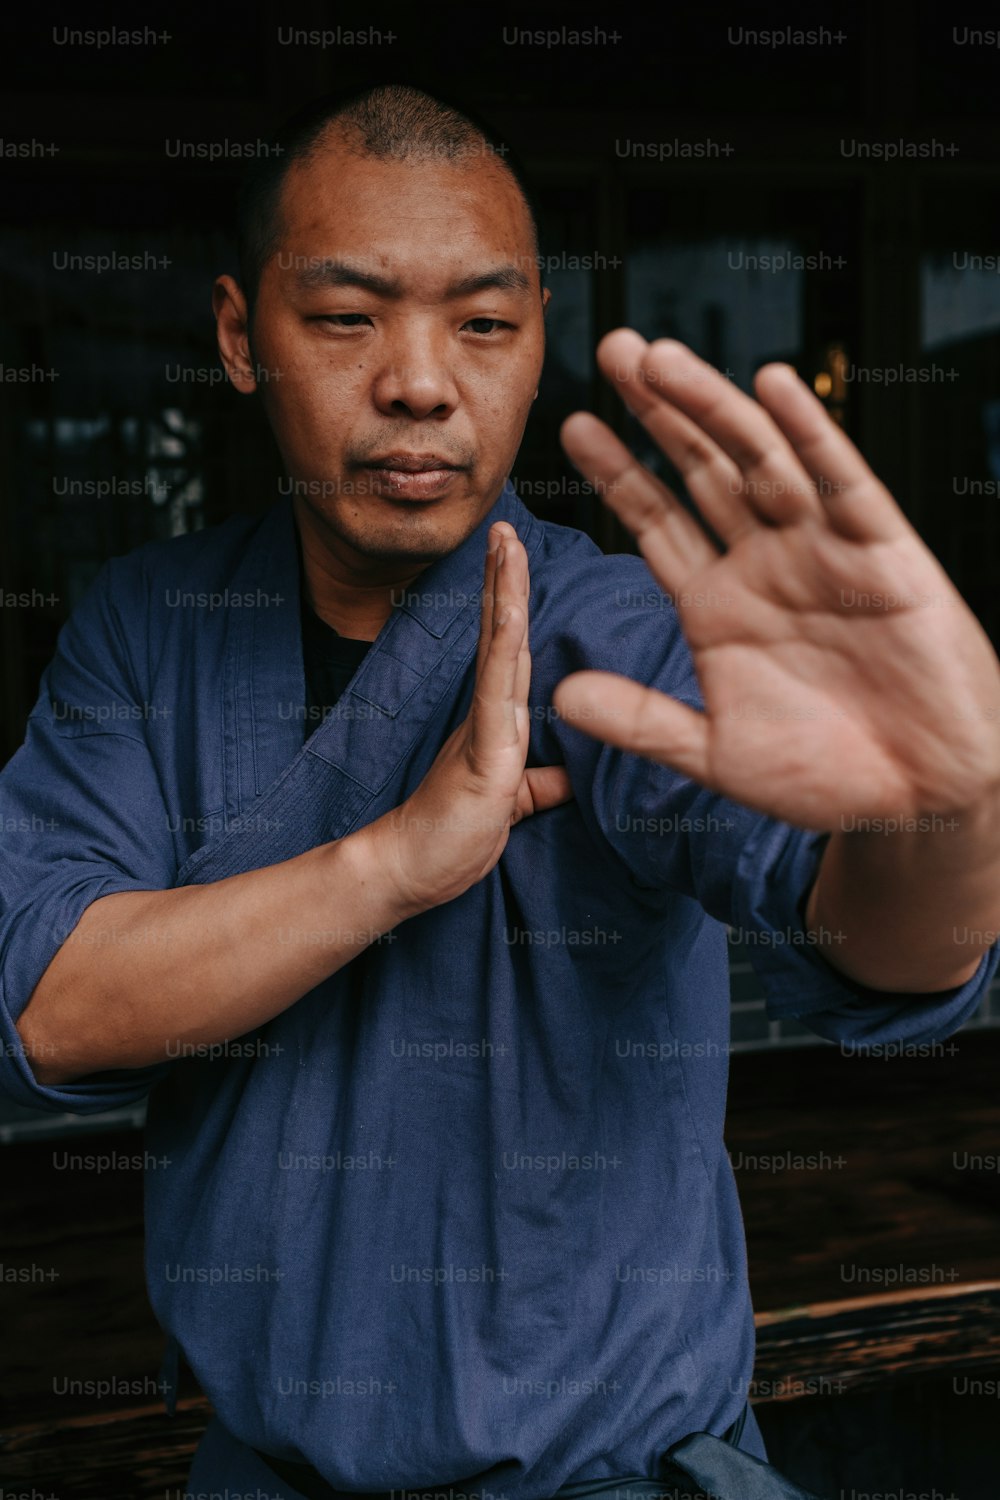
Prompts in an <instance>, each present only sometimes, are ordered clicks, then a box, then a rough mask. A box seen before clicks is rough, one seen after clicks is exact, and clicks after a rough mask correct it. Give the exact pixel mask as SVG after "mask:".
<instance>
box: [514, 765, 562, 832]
mask: <svg viewBox="0 0 1000 1500" xmlns="http://www.w3.org/2000/svg"><path fill="white" fill-rule="evenodd" d="M572 796H573V788H572V787H571V786H570V781H569V777H568V776H567V774H566V770H565V768H564V767H563V766H529V767H528V768H527V769H526V770H525V773H524V776H523V777H522V778H521V785H520V787H519V788H518V793H517V805H516V807H515V809H514V822H515V823H519V822H520V820H521V819H522V818H527V817H530V816H531V814H532V813H537V812H545V811H546V809H547V808H549V807H558V806H559V804H560V803H561V802H569V801H571V799H572Z"/></svg>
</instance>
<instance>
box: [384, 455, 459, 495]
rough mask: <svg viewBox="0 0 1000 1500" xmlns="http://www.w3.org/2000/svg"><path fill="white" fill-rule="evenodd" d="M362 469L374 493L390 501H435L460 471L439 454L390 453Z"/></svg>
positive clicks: (455, 465)
mask: <svg viewBox="0 0 1000 1500" xmlns="http://www.w3.org/2000/svg"><path fill="white" fill-rule="evenodd" d="M361 467H362V468H363V469H364V470H365V472H366V473H367V475H368V477H369V480H370V483H371V487H372V490H373V491H374V492H375V493H376V494H380V495H384V496H385V497H386V498H387V499H390V500H436V499H437V498H438V496H440V495H443V494H444V492H445V491H446V490H447V488H448V486H449V485H450V484H451V483H452V481H453V480H454V478H455V475H456V474H458V473H460V472H461V470H460V466H459V465H458V464H453V463H451V462H450V460H448V459H447V458H444V457H442V456H441V454H438V453H387V454H385V455H384V456H382V457H381V458H374V459H371V460H370V461H369V462H368V463H366V464H362V465H361Z"/></svg>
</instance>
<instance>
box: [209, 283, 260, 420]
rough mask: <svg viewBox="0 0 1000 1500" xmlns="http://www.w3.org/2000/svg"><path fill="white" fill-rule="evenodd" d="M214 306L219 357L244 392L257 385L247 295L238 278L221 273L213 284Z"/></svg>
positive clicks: (233, 381) (251, 389)
mask: <svg viewBox="0 0 1000 1500" xmlns="http://www.w3.org/2000/svg"><path fill="white" fill-rule="evenodd" d="M212 310H213V312H214V313H215V334H216V339H217V340H218V345H219V357H220V359H221V360H222V363H223V365H224V366H225V368H226V371H227V373H228V375H229V379H230V380H231V382H232V384H233V385H234V386H235V388H236V389H237V390H238V391H239V392H240V394H241V395H243V396H249V395H250V394H251V393H252V392H253V391H255V390H256V389H257V380H256V377H255V376H254V365H253V359H252V357H251V355H250V334H249V330H248V328H247V299H246V298H245V297H244V295H243V292H242V290H241V288H240V284H239V282H238V281H235V280H234V279H233V277H232V276H220V277H219V278H218V280H217V281H216V283H215V286H214V287H213V288H212Z"/></svg>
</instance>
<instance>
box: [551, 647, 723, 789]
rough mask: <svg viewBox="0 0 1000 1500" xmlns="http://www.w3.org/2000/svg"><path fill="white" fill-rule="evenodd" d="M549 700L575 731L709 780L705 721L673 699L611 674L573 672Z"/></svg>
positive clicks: (688, 774)
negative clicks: (579, 730)
mask: <svg viewBox="0 0 1000 1500" xmlns="http://www.w3.org/2000/svg"><path fill="white" fill-rule="evenodd" d="M553 702H554V703H555V706H556V708H557V710H558V711H559V713H560V715H561V716H562V717H563V718H564V719H566V721H567V722H568V723H570V724H572V725H573V728H574V729H582V730H583V732H584V733H585V734H589V735H593V737H594V738H595V739H599V740H604V741H606V743H607V744H609V745H617V746H619V747H620V748H621V749H622V750H631V751H633V752H634V753H635V754H636V755H644V756H645V757H646V758H647V759H648V760H655V761H658V762H659V764H660V765H664V766H673V767H674V768H675V769H676V770H678V771H682V772H683V773H684V775H685V776H691V777H693V778H694V780H695V781H700V782H702V783H703V785H705V786H708V785H709V784H710V783H709V780H708V770H709V759H708V744H709V734H708V728H709V726H708V720H707V718H706V717H705V715H704V714H702V713H698V712H697V711H696V710H695V709H693V708H688V706H687V705H686V704H684V703H679V702H678V701H677V699H676V698H670V697H668V696H667V694H666V693H659V692H657V691H656V690H655V689H653V688H646V687H642V686H641V685H640V684H639V683H638V682H632V681H630V680H629V678H627V677H618V676H616V675H615V674H614V673H613V672H573V673H571V675H570V676H569V677H564V678H563V680H562V682H560V683H559V685H558V686H557V687H556V690H555V693H554V694H553Z"/></svg>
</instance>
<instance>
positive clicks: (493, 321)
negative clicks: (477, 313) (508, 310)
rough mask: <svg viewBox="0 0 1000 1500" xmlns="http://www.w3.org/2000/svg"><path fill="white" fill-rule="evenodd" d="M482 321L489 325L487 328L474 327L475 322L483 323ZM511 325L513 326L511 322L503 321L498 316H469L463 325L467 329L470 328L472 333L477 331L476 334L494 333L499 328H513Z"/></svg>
mask: <svg viewBox="0 0 1000 1500" xmlns="http://www.w3.org/2000/svg"><path fill="white" fill-rule="evenodd" d="M483 323H487V324H489V325H490V326H489V327H487V328H483V327H476V324H483ZM513 326H514V325H513V323H504V322H503V321H502V320H501V319H500V318H470V319H469V321H468V322H467V323H466V324H465V327H466V328H468V329H471V331H472V332H473V333H478V334H483V335H489V334H491V333H496V332H498V331H499V330H500V329H501V328H513Z"/></svg>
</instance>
